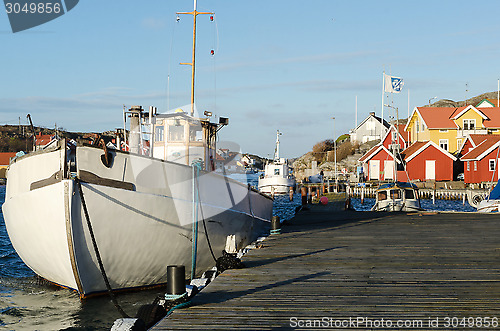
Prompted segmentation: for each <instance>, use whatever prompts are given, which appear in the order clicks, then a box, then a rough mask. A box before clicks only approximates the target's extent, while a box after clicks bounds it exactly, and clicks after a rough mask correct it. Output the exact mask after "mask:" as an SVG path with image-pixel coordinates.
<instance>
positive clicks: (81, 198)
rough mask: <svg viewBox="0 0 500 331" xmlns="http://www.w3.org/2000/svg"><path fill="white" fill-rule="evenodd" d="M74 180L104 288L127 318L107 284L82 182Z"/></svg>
mask: <svg viewBox="0 0 500 331" xmlns="http://www.w3.org/2000/svg"><path fill="white" fill-rule="evenodd" d="M75 182H76V184H77V186H78V191H79V193H80V200H81V201H82V207H83V213H84V215H85V219H86V221H87V227H88V228H89V233H90V238H91V239H92V245H93V246H94V253H95V256H96V258H97V263H98V264H99V269H100V270H101V274H102V278H103V279H104V283H105V284H106V289H107V290H108V294H109V296H110V297H111V301H112V302H113V304H114V305H115V307H116V309H117V310H118V312H119V313H120V314H121V315H122V317H124V318H129V316H128V315H127V314H126V313H125V312H124V311H123V309H122V307H121V306H120V305H119V304H118V300H116V297H115V295H114V293H113V289H112V288H111V285H110V284H109V280H108V276H107V275H106V271H105V270H104V265H103V264H102V259H101V254H99V249H98V248H97V242H96V240H95V236H94V230H93V229H92V223H90V216H89V212H88V210H87V204H86V203H85V198H84V197H83V190H82V183H81V181H80V179H79V178H78V177H75Z"/></svg>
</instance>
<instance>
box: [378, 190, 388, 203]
mask: <svg viewBox="0 0 500 331" xmlns="http://www.w3.org/2000/svg"><path fill="white" fill-rule="evenodd" d="M377 200H378V201H384V200H387V191H379V192H377Z"/></svg>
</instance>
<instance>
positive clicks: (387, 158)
mask: <svg viewBox="0 0 500 331" xmlns="http://www.w3.org/2000/svg"><path fill="white" fill-rule="evenodd" d="M402 128H404V125H400V130H398V131H396V128H395V127H394V126H391V127H390V128H389V130H388V131H387V133H386V134H385V136H384V137H383V138H382V141H381V142H380V143H378V144H377V145H375V146H373V147H372V148H371V149H370V150H369V151H368V152H366V153H365V155H363V156H362V157H361V158H360V159H359V160H358V161H359V162H360V163H361V164H362V165H363V171H364V173H365V174H367V178H366V179H368V180H386V179H394V171H395V170H397V169H394V155H393V153H392V152H391V151H392V150H393V148H394V146H393V145H396V147H397V148H399V149H400V150H403V149H404V148H405V147H406V140H405V138H404V135H403V134H401V129H402ZM403 132H404V131H403ZM401 163H402V162H401V159H397V160H396V167H397V165H398V164H401Z"/></svg>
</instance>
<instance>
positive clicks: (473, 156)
mask: <svg viewBox="0 0 500 331" xmlns="http://www.w3.org/2000/svg"><path fill="white" fill-rule="evenodd" d="M498 146H500V136H497V135H491V136H490V137H488V138H487V139H484V140H483V141H482V142H481V143H480V144H478V145H477V146H476V147H474V149H472V150H471V151H470V152H468V153H466V154H465V155H464V156H462V157H461V158H460V160H461V161H479V160H482V159H483V158H484V157H485V156H487V155H488V154H490V153H491V152H492V151H493V150H495V149H496V148H497V147H498Z"/></svg>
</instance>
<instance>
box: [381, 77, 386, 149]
mask: <svg viewBox="0 0 500 331" xmlns="http://www.w3.org/2000/svg"><path fill="white" fill-rule="evenodd" d="M384 89H385V70H384V72H383V73H382V117H381V118H380V119H381V121H380V141H381V142H382V138H383V130H384V96H385V94H384V92H385V91H384Z"/></svg>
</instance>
